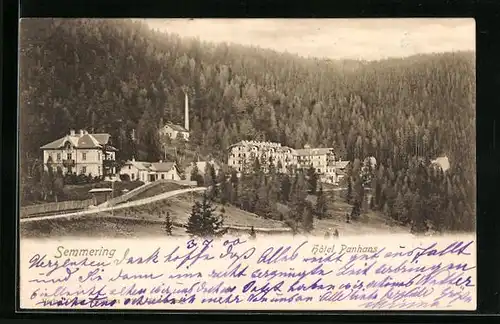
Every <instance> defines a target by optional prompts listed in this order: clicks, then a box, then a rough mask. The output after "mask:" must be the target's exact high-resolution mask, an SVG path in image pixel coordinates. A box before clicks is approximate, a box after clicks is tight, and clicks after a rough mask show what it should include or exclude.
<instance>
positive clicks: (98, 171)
mask: <svg viewBox="0 0 500 324" xmlns="http://www.w3.org/2000/svg"><path fill="white" fill-rule="evenodd" d="M97 175H101V166H100V165H98V166H97Z"/></svg>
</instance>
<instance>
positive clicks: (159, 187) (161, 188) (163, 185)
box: [127, 182, 186, 201]
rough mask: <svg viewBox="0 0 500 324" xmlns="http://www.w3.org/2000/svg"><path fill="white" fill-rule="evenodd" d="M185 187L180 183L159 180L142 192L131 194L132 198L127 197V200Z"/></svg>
mask: <svg viewBox="0 0 500 324" xmlns="http://www.w3.org/2000/svg"><path fill="white" fill-rule="evenodd" d="M185 188H186V187H185V186H182V185H180V184H177V183H173V182H159V183H158V184H156V185H155V186H153V187H150V188H148V189H146V190H144V191H143V192H141V193H139V194H137V195H135V196H133V197H132V198H130V199H128V200H127V201H135V200H139V199H144V198H148V197H153V196H156V195H159V194H162V193H165V192H168V191H174V190H178V189H185Z"/></svg>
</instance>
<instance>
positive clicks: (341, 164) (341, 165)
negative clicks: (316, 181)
mask: <svg viewBox="0 0 500 324" xmlns="http://www.w3.org/2000/svg"><path fill="white" fill-rule="evenodd" d="M349 163H350V161H338V162H336V164H335V166H336V167H337V169H345V168H346V167H347V166H348V165H349Z"/></svg>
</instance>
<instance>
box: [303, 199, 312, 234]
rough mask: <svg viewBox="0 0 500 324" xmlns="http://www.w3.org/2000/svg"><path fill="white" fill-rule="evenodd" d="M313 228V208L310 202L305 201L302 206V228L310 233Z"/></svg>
mask: <svg viewBox="0 0 500 324" xmlns="http://www.w3.org/2000/svg"><path fill="white" fill-rule="evenodd" d="M313 228H314V217H313V208H312V206H311V204H309V203H307V204H306V206H305V207H304V211H303V214H302V229H303V230H304V232H306V233H310V232H311V231H312V230H313Z"/></svg>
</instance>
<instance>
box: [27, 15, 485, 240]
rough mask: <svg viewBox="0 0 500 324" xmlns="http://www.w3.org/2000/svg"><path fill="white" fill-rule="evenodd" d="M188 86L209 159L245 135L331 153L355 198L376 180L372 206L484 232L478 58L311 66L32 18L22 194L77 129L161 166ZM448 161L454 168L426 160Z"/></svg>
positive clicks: (413, 220) (272, 55)
mask: <svg viewBox="0 0 500 324" xmlns="http://www.w3.org/2000/svg"><path fill="white" fill-rule="evenodd" d="M184 90H186V91H187V92H188V94H189V98H190V116H191V121H190V125H191V127H190V131H191V144H190V145H191V146H192V147H194V148H196V150H197V151H199V152H200V154H202V155H207V154H211V155H213V156H214V157H215V158H218V159H219V160H224V149H225V148H227V147H228V146H229V145H230V144H232V143H235V142H237V141H239V140H244V139H249V140H250V139H254V140H268V141H276V142H280V143H282V145H287V146H291V147H295V148H299V147H303V146H304V145H305V144H310V145H311V146H313V147H333V148H335V150H336V152H337V154H338V155H339V156H340V157H341V158H342V159H347V160H350V161H352V163H351V172H350V175H349V177H348V185H349V188H350V189H349V191H350V192H349V193H348V195H349V197H347V199H348V200H350V201H354V202H359V201H361V200H363V198H362V197H361V196H363V194H362V191H363V190H362V189H361V187H362V186H363V185H362V184H363V183H367V186H368V187H370V188H371V189H372V192H373V199H371V201H370V202H369V207H368V208H372V209H374V210H380V211H383V212H384V213H385V214H386V215H388V216H390V217H392V218H393V219H395V220H397V221H399V222H401V223H403V224H412V227H413V228H415V230H417V231H424V230H426V229H428V228H429V227H433V228H436V229H438V230H468V231H470V230H475V214H476V206H475V197H476V183H475V182H476V180H475V179H476V169H475V57H474V53H468V52H463V53H462V52H460V53H444V54H434V55H418V56H413V57H409V58H404V59H389V60H382V61H377V62H356V61H334V60H323V59H305V58H301V57H299V56H295V55H292V54H285V53H277V52H274V51H271V50H265V49H260V48H250V47H244V46H239V45H234V44H230V45H228V44H210V43H204V42H201V41H199V40H196V39H183V38H180V37H178V36H176V35H171V34H165V33H160V32H156V31H153V30H151V29H149V28H148V26H147V25H145V24H143V23H140V22H134V21H130V20H109V19H108V20H98V19H92V20H89V19H26V20H22V22H21V25H20V112H21V113H20V127H21V134H20V163H21V191H22V192H21V194H23V190H25V189H26V188H33V187H36V186H37V183H38V182H39V181H40V172H39V171H38V170H40V167H41V164H40V163H41V162H40V160H41V157H42V152H41V151H40V149H39V148H40V146H42V145H44V144H46V143H48V142H51V141H53V140H55V139H57V138H59V137H62V136H64V135H65V134H66V133H67V132H68V130H69V129H70V128H71V129H86V130H88V131H92V132H107V133H110V134H111V135H112V138H113V140H114V142H113V144H114V146H116V147H117V148H118V149H119V154H118V158H119V159H124V160H125V159H129V158H131V157H132V156H135V157H136V159H140V160H148V161H156V160H158V159H160V158H162V156H163V153H162V148H161V146H160V139H159V138H158V135H157V134H158V132H157V130H158V127H159V125H160V124H161V123H162V122H163V121H167V120H168V121H173V122H174V123H179V124H183V116H184V114H183V109H184V106H183V100H184V93H183V91H184ZM132 130H135V136H136V140H135V141H133V140H132V137H131V133H132ZM441 155H446V156H447V157H448V158H449V160H450V162H451V168H450V169H449V170H448V171H446V172H443V171H441V170H439V169H436V168H434V167H431V166H430V165H429V163H428V162H429V160H430V159H434V158H436V157H438V156H441ZM367 156H374V157H375V158H376V160H377V161H378V163H377V166H376V168H375V169H373V170H369V173H370V177H369V181H367V180H366V179H364V178H363V177H364V176H363V175H362V173H361V172H358V171H360V170H361V169H362V168H363V165H362V161H363V160H364V158H365V157H367ZM365 173H366V172H365ZM234 181H236V180H234ZM286 181H291V182H293V181H295V182H297V181H299V180H298V179H296V180H293V179H292V180H286ZM300 181H302V180H300ZM302 182H303V181H302ZM266 183H267V180H266ZM240 186H241V185H240ZM256 187H257V185H256ZM271 187H272V186H268V187H265V186H264V189H262V190H263V191H265V190H271V189H270V188H271ZM275 187H276V186H275ZM265 188H268V189H265ZM274 190H275V189H274ZM264 196H269V195H268V194H267V193H264V192H263V193H262V195H261V197H264ZM276 199H278V198H276ZM281 199H282V198H281ZM354 205H355V206H356V203H354ZM262 208H267V206H264V207H262Z"/></svg>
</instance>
